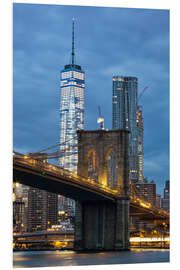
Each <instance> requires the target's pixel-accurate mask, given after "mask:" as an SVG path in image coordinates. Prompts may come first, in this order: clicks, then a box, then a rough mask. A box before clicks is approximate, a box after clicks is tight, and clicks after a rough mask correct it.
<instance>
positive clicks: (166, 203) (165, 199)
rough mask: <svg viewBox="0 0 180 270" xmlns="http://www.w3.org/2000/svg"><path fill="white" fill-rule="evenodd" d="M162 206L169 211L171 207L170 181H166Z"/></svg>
mask: <svg viewBox="0 0 180 270" xmlns="http://www.w3.org/2000/svg"><path fill="white" fill-rule="evenodd" d="M162 208H163V209H164V210H166V211H168V212H169V209H170V182H169V180H167V181H166V183H165V187H164V197H163V199H162Z"/></svg>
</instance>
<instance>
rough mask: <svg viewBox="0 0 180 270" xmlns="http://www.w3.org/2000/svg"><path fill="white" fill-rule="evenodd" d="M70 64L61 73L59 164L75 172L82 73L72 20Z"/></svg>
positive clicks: (81, 125) (81, 119)
mask: <svg viewBox="0 0 180 270" xmlns="http://www.w3.org/2000/svg"><path fill="white" fill-rule="evenodd" d="M71 56H72V62H71V64H68V65H65V66H64V69H63V70H62V71H61V101H60V150H62V151H64V149H66V151H65V155H63V156H62V157H61V158H60V160H59V164H60V166H61V167H63V168H65V169H67V170H70V171H74V172H77V162H78V155H77V146H76V145H77V135H76V131H77V130H78V129H83V128H84V88H85V81H84V71H83V70H82V68H81V66H79V65H77V64H75V53H74V20H73V28H72V53H71Z"/></svg>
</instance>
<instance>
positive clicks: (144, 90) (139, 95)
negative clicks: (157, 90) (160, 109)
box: [138, 86, 149, 102]
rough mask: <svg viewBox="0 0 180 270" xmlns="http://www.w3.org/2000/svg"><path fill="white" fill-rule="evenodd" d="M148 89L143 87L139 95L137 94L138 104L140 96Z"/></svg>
mask: <svg viewBox="0 0 180 270" xmlns="http://www.w3.org/2000/svg"><path fill="white" fill-rule="evenodd" d="M148 88H149V86H146V87H144V89H143V90H142V91H141V93H140V94H139V97H138V102H139V100H140V98H141V97H142V95H143V94H144V92H145V91H146V90H147V89H148Z"/></svg>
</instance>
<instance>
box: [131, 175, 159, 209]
mask: <svg viewBox="0 0 180 270" xmlns="http://www.w3.org/2000/svg"><path fill="white" fill-rule="evenodd" d="M134 188H135V191H136V195H137V196H138V197H140V198H142V200H145V201H147V202H150V203H151V204H152V205H154V206H155V205H156V184H155V183H154V181H153V180H152V181H151V182H150V183H148V181H147V180H145V181H144V180H143V182H137V183H135V184H134Z"/></svg>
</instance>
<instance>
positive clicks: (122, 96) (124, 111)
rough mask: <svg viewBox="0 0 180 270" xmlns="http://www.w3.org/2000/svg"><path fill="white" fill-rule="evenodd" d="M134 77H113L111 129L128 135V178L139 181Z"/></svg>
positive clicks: (136, 85)
mask: <svg viewBox="0 0 180 270" xmlns="http://www.w3.org/2000/svg"><path fill="white" fill-rule="evenodd" d="M137 87H138V80H137V78H136V77H123V76H113V100H112V102H113V106H112V110H113V112H112V129H126V130H129V131H130V135H129V177H130V180H137V181H138V179H139V172H138V168H139V162H138V129H137Z"/></svg>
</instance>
